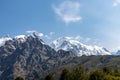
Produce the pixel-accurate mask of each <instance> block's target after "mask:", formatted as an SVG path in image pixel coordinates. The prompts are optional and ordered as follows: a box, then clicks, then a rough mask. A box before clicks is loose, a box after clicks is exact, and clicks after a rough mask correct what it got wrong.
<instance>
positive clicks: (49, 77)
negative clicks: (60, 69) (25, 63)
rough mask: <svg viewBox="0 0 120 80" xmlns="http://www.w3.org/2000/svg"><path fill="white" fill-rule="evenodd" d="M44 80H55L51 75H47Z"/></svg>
mask: <svg viewBox="0 0 120 80" xmlns="http://www.w3.org/2000/svg"><path fill="white" fill-rule="evenodd" d="M45 80H55V78H54V77H53V75H52V74H48V75H47V76H46V77H45Z"/></svg>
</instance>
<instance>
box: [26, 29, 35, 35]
mask: <svg viewBox="0 0 120 80" xmlns="http://www.w3.org/2000/svg"><path fill="white" fill-rule="evenodd" d="M34 32H37V31H35V30H28V31H26V33H28V34H32V33H34Z"/></svg>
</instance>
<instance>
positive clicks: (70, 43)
mask: <svg viewBox="0 0 120 80" xmlns="http://www.w3.org/2000/svg"><path fill="white" fill-rule="evenodd" d="M50 46H51V47H52V48H54V49H55V50H56V51H57V50H60V49H62V50H65V51H72V52H73V53H75V55H76V56H82V55H86V56H89V55H112V54H111V53H110V52H109V51H108V50H107V49H106V48H103V47H99V46H88V45H85V44H83V43H81V42H79V41H77V40H75V39H73V38H72V37H61V38H58V39H56V40H54V41H53V42H52V43H51V44H50Z"/></svg>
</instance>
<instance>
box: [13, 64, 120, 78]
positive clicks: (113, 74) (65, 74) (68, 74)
mask: <svg viewBox="0 0 120 80" xmlns="http://www.w3.org/2000/svg"><path fill="white" fill-rule="evenodd" d="M15 80H24V79H23V78H21V77H17V78H16V79H15ZM33 80H35V79H33ZM44 80H120V72H119V71H118V70H112V69H111V68H109V67H104V68H102V69H97V70H94V71H91V72H89V73H87V72H85V71H84V68H83V67H82V66H81V65H80V66H78V67H75V68H73V69H72V70H71V71H70V70H68V69H67V68H64V69H63V70H62V72H61V74H60V77H59V79H56V78H55V77H54V76H53V75H52V74H50V73H49V74H48V75H47V76H46V77H45V78H44Z"/></svg>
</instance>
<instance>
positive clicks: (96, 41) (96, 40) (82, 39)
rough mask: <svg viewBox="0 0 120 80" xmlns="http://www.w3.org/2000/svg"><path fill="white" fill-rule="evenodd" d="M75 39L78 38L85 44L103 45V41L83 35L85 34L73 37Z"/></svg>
mask: <svg viewBox="0 0 120 80" xmlns="http://www.w3.org/2000/svg"><path fill="white" fill-rule="evenodd" d="M73 39H76V40H78V41H80V42H82V43H84V44H87V45H97V46H101V43H100V41H99V40H98V39H94V40H93V39H91V38H89V37H83V36H80V35H77V36H75V37H73Z"/></svg>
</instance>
